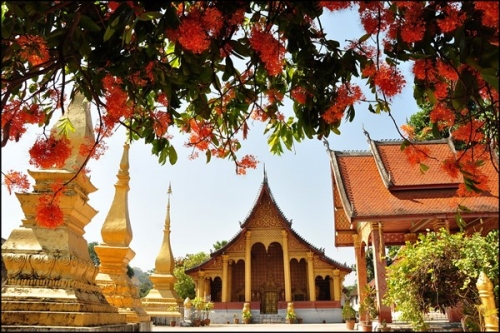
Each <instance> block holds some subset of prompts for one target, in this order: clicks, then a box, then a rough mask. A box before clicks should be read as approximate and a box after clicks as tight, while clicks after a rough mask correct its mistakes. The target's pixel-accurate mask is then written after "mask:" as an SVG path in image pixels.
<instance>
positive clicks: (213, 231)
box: [1, 11, 418, 285]
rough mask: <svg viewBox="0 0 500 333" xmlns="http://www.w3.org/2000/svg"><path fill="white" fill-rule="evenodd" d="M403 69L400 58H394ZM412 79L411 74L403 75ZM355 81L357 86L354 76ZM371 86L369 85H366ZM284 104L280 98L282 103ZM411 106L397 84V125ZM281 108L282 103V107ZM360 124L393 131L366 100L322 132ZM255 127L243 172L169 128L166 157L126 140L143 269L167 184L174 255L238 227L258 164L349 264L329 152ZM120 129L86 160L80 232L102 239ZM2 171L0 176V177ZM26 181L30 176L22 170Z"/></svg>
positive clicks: (346, 20)
mask: <svg viewBox="0 0 500 333" xmlns="http://www.w3.org/2000/svg"><path fill="white" fill-rule="evenodd" d="M322 23H323V24H324V25H325V27H326V31H327V37H328V38H331V39H336V40H338V41H339V42H341V44H342V45H345V40H346V39H353V38H359V37H360V36H362V35H363V34H364V33H363V30H362V28H361V25H360V23H359V19H358V16H357V15H356V14H354V15H352V14H350V13H349V12H346V11H344V12H342V13H336V14H330V13H328V12H327V13H325V14H324V17H323V21H322ZM402 69H403V73H405V74H408V75H409V69H408V68H402ZM407 82H408V83H411V82H412V78H411V76H407ZM362 88H364V87H363V86H362ZM365 94H367V96H370V95H369V93H368V91H365ZM286 107H289V105H286ZM417 110H418V108H417V106H416V104H415V101H414V99H413V90H412V86H411V85H410V84H407V86H406V87H405V89H404V90H403V93H402V94H400V95H398V96H396V97H395V98H394V99H393V103H392V112H393V116H394V118H395V119H396V122H397V125H398V126H400V125H402V124H404V123H405V122H406V119H408V118H409V117H410V115H411V114H413V113H415V112H416V111H417ZM283 111H285V112H287V111H286V110H283ZM363 127H364V128H365V129H366V130H367V131H368V132H369V134H370V136H371V138H372V139H374V140H382V139H398V138H400V137H399V135H398V133H397V130H396V129H397V127H396V126H395V125H394V123H393V121H392V119H390V118H389V116H388V115H387V114H380V115H374V114H372V113H370V112H369V111H368V109H367V105H359V104H358V105H356V118H355V120H354V122H352V123H343V124H342V125H341V127H340V131H341V135H335V134H332V135H330V137H329V138H328V141H329V144H330V148H331V149H334V150H340V151H345V150H368V143H367V138H366V137H365V135H364V134H363ZM263 129H264V127H263V126H262V125H261V124H257V123H256V124H255V126H253V127H251V129H250V132H249V135H248V139H247V140H245V141H242V144H243V148H242V151H241V155H240V156H243V155H244V154H247V153H248V154H253V155H255V156H256V158H257V160H259V161H260V163H259V165H258V168H257V169H255V170H253V169H250V170H249V171H248V172H247V174H246V175H236V173H235V166H234V164H233V163H232V162H230V161H228V160H219V159H212V160H211V162H210V163H209V164H207V163H206V162H205V159H204V156H203V155H202V156H200V158H198V159H196V160H189V159H188V155H189V154H190V152H191V151H190V149H188V148H185V147H184V146H183V143H184V142H185V138H183V137H180V136H176V137H175V139H174V140H175V141H174V142H175V145H176V149H177V152H178V154H179V158H178V162H177V163H176V164H175V165H173V166H172V165H170V164H168V163H167V164H165V165H163V166H161V165H159V164H158V163H157V157H156V156H153V155H152V154H151V148H150V147H149V146H146V145H144V144H143V142H135V143H133V144H132V145H131V147H130V169H129V172H130V177H131V180H130V191H129V196H128V202H129V216H130V222H131V225H132V230H133V239H132V242H131V244H130V247H131V248H132V250H134V251H135V253H136V256H135V257H134V259H133V260H132V261H131V263H130V265H131V266H132V267H140V268H141V269H142V270H144V271H146V270H149V269H152V268H154V263H155V260H156V257H157V256H158V253H159V250H160V246H161V243H162V240H163V226H164V223H165V217H166V207H167V189H168V186H169V184H171V186H172V192H173V193H172V195H171V199H170V203H171V209H170V218H171V235H170V239H171V247H172V251H173V253H174V256H175V257H180V256H185V255H186V254H193V253H198V252H200V251H204V252H207V253H209V251H210V249H212V248H213V244H214V243H216V242H217V241H222V240H228V241H229V240H230V239H231V238H232V237H234V236H235V235H236V234H237V233H238V232H239V230H240V228H239V222H240V221H241V222H243V221H244V219H245V218H246V217H247V215H248V213H249V212H250V210H251V209H252V207H253V204H254V202H255V200H256V198H257V195H258V191H259V188H260V186H261V183H262V180H263V174H264V165H265V169H266V171H267V176H268V182H269V185H270V188H271V191H272V193H273V196H274V199H275V200H276V202H277V204H278V206H279V207H280V208H281V210H282V212H283V213H284V215H285V216H286V217H287V218H288V219H289V220H290V219H291V220H293V224H292V228H293V229H294V230H295V231H296V232H298V233H299V234H300V235H301V236H302V237H303V238H304V239H306V240H307V241H308V242H310V243H312V244H314V245H315V246H316V247H318V248H325V254H326V255H327V256H329V257H330V258H332V259H334V260H336V261H338V262H341V263H346V264H347V265H351V264H354V263H355V260H354V250H353V249H352V248H335V247H334V220H333V198H332V197H333V195H332V193H333V192H332V187H331V185H332V181H331V175H330V165H329V157H328V154H327V151H326V147H325V146H324V144H323V142H321V141H319V140H317V139H312V140H307V141H303V142H301V143H299V144H296V145H295V147H294V151H285V153H284V154H283V155H282V156H276V155H272V154H271V153H270V152H269V148H268V145H267V142H266V139H267V137H266V136H265V135H264V134H263ZM33 133H34V132H33V131H30V132H29V133H28V135H26V136H25V137H23V138H22V139H21V140H20V141H19V142H17V143H15V142H9V143H8V144H7V146H6V147H4V148H2V171H3V172H7V171H8V170H11V169H15V170H19V171H23V172H26V171H27V170H28V169H33V167H32V166H31V165H29V164H28V160H29V154H28V149H29V148H30V147H31V145H32V144H33V141H34V140H35V135H34V134H33ZM124 142H125V132H124V131H123V130H119V131H118V132H117V133H116V134H115V135H114V137H113V138H112V139H111V140H110V141H109V142H108V146H109V150H108V151H107V152H106V155H105V156H103V157H101V159H99V160H98V161H95V160H93V161H91V162H90V164H89V168H90V169H91V170H92V171H91V174H90V175H91V182H92V184H93V185H94V186H96V187H97V188H98V191H97V192H95V193H92V194H90V195H89V198H90V200H89V204H90V205H91V206H92V207H93V208H94V209H96V210H97V211H98V212H99V213H98V214H97V215H96V216H95V217H94V219H93V220H92V221H91V222H90V223H89V224H88V225H87V227H86V228H85V231H86V233H85V235H84V237H85V239H86V240H87V242H94V241H97V242H101V241H102V238H101V234H100V230H101V227H102V224H103V222H104V220H105V218H106V215H107V213H108V211H109V208H110V205H111V202H112V200H113V196H114V193H115V189H114V184H115V183H116V181H117V178H116V174H117V172H118V169H119V162H120V159H121V155H122V152H123V143H124ZM2 181H3V178H2ZM30 181H31V182H32V183H33V180H32V179H30ZM1 214H2V220H1V221H2V238H8V237H9V235H10V233H11V232H12V230H13V229H14V228H17V227H18V226H20V225H21V220H22V219H23V217H24V216H23V213H22V210H21V206H20V204H19V201H18V200H17V198H16V196H15V195H14V194H13V195H9V194H8V192H7V190H6V188H5V186H2V213H1ZM354 281H355V274H350V275H349V276H348V277H347V279H346V281H345V284H346V285H350V284H353V283H354Z"/></svg>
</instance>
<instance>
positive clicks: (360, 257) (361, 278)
mask: <svg viewBox="0 0 500 333" xmlns="http://www.w3.org/2000/svg"><path fill="white" fill-rule="evenodd" d="M360 238H361V237H360V235H352V240H353V243H354V253H355V255H356V273H357V275H358V297H359V303H360V304H361V303H362V302H363V300H364V299H365V297H366V296H365V285H366V284H367V283H368V281H367V274H366V258H365V252H364V251H363V248H362V247H361V242H360ZM360 319H361V320H365V319H367V318H360Z"/></svg>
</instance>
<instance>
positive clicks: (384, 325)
mask: <svg viewBox="0 0 500 333" xmlns="http://www.w3.org/2000/svg"><path fill="white" fill-rule="evenodd" d="M379 329H380V331H381V332H390V331H391V328H390V327H388V326H387V322H386V321H385V319H384V320H382V322H381V323H380V326H379Z"/></svg>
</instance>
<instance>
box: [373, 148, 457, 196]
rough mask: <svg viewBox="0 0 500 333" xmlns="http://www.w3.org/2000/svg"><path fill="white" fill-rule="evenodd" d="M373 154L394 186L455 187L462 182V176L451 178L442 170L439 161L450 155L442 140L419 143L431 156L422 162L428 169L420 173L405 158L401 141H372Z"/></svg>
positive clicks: (450, 152)
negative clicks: (376, 156)
mask: <svg viewBox="0 0 500 333" xmlns="http://www.w3.org/2000/svg"><path fill="white" fill-rule="evenodd" d="M373 143H374V146H375V147H374V148H375V149H373V153H374V155H376V154H378V155H379V156H380V159H381V161H382V164H383V166H380V167H384V168H385V170H386V171H387V172H388V173H389V177H390V181H391V183H392V184H393V186H395V187H400V186H415V185H416V186H422V187H423V186H429V185H433V186H436V185H451V184H454V185H455V186H454V187H457V186H458V184H460V183H462V182H463V178H462V177H459V178H456V179H453V178H451V176H450V175H448V174H447V173H445V172H443V171H442V169H441V167H440V164H441V161H443V160H445V159H446V158H448V157H450V156H452V154H453V152H452V151H451V149H450V147H449V146H448V144H443V141H441V140H439V141H431V142H426V143H423V144H419V145H418V147H421V148H422V149H423V150H424V151H428V152H429V156H431V158H429V159H427V160H426V161H425V162H423V164H425V165H427V166H428V167H429V169H428V170H427V171H426V172H425V173H422V172H421V171H420V168H418V167H415V166H414V165H412V164H411V163H410V162H409V161H408V159H407V158H406V154H405V153H404V152H402V151H401V141H388V142H381V141H373Z"/></svg>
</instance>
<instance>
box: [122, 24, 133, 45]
mask: <svg viewBox="0 0 500 333" xmlns="http://www.w3.org/2000/svg"><path fill="white" fill-rule="evenodd" d="M133 30H134V29H132V28H128V29H125V33H124V34H123V42H124V43H125V44H130V41H131V40H132V31H133Z"/></svg>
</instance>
